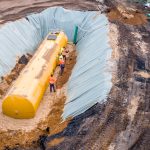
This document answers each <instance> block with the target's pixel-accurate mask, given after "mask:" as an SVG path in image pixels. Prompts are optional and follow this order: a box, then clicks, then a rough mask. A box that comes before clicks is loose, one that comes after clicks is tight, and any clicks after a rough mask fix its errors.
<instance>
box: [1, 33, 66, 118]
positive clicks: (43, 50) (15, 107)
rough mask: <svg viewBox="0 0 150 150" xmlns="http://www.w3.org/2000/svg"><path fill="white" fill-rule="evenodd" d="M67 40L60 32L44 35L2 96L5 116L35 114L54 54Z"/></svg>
mask: <svg viewBox="0 0 150 150" xmlns="http://www.w3.org/2000/svg"><path fill="white" fill-rule="evenodd" d="M67 41H68V39H67V36H66V35H65V34H64V32H57V33H50V34H49V35H48V36H47V37H46V39H45V40H44V41H43V42H42V44H41V45H40V47H39V48H38V50H37V51H36V53H35V54H34V56H33V58H32V59H31V60H30V62H29V63H28V64H27V66H26V67H25V68H24V69H23V71H22V72H21V74H20V75H19V77H18V79H17V80H16V81H15V83H14V84H13V86H12V87H11V88H10V90H9V91H8V93H7V94H6V96H5V98H4V99H3V103H2V111H3V113H4V114H5V115H7V116H10V117H13V118H17V119H27V118H33V117H34V116H35V113H36V111H37V109H38V106H39V104H40V101H41V99H42V97H43V94H44V92H45V90H46V88H47V86H48V84H49V77H50V75H51V74H52V73H53V72H54V70H55V68H56V65H57V58H58V57H57V56H58V54H59V53H60V51H61V48H62V47H65V46H66V45H67Z"/></svg>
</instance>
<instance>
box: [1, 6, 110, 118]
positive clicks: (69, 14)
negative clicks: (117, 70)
mask: <svg viewBox="0 0 150 150" xmlns="http://www.w3.org/2000/svg"><path fill="white" fill-rule="evenodd" d="M27 18H28V21H27V20H26V19H22V20H19V21H16V22H14V23H9V24H7V25H5V26H4V27H2V28H1V29H0V41H1V42H0V43H1V49H0V56H1V58H0V76H1V75H4V74H6V73H7V72H8V71H10V69H12V67H14V65H15V59H16V56H21V55H22V54H25V53H33V52H34V50H35V49H36V48H37V47H38V45H39V44H40V42H41V41H42V40H43V39H44V38H45V36H46V35H47V34H48V33H49V31H52V30H60V29H61V30H64V32H65V33H66V34H67V36H68V38H69V40H70V41H73V37H74V30H75V26H78V27H79V31H78V37H77V54H78V56H77V63H76V65H75V67H74V69H73V72H72V75H71V77H70V79H69V81H68V93H67V94H68V97H67V102H66V104H65V107H64V113H63V118H66V117H68V116H75V115H78V114H80V113H82V112H84V111H85V110H87V109H88V108H89V107H91V106H92V105H94V104H95V103H97V102H102V101H105V100H106V98H107V95H108V93H109V91H110V89H111V73H109V71H108V70H109V62H108V61H109V59H110V57H111V48H110V45H109V43H108V42H109V39H108V20H107V18H106V16H105V15H102V14H100V12H88V11H87V12H80V11H71V10H66V9H63V8H61V7H53V8H49V9H46V10H45V11H43V12H41V13H39V14H33V15H30V16H28V17H27Z"/></svg>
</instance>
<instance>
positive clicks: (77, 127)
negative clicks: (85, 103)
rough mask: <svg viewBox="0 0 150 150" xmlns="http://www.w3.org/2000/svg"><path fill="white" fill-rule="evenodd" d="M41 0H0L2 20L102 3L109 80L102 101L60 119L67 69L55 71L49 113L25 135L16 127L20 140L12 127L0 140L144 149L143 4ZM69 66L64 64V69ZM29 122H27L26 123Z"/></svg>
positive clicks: (57, 149)
mask: <svg viewBox="0 0 150 150" xmlns="http://www.w3.org/2000/svg"><path fill="white" fill-rule="evenodd" d="M42 2H43V1H40V0H36V1H35V0H30V1H28V0H27V1H26V2H20V3H18V2H17V0H14V1H13V4H12V1H11V0H5V1H0V10H1V11H2V12H1V20H2V23H3V22H7V21H8V20H15V19H17V18H20V17H22V16H25V15H26V14H27V13H32V12H39V11H41V10H43V9H44V8H47V7H49V6H63V7H65V8H69V9H78V10H99V9H100V8H101V9H102V8H103V7H105V8H106V6H107V10H105V12H107V16H108V18H109V22H110V23H109V28H110V31H109V37H110V44H111V47H112V50H113V52H112V59H111V62H112V70H111V72H112V75H113V78H112V82H113V86H112V89H111V91H110V93H109V95H108V99H107V102H105V103H103V104H99V103H97V104H95V105H94V106H93V107H91V108H90V109H89V110H87V111H86V112H84V113H83V114H81V115H79V116H76V117H74V118H69V119H68V120H66V121H65V122H62V123H61V121H62V120H61V117H60V116H61V114H62V110H63V107H64V103H65V92H64V91H65V83H66V81H67V79H68V77H69V75H70V74H68V75H67V78H66V80H65V76H63V77H58V80H59V82H58V85H57V86H58V87H59V89H58V92H57V94H56V95H55V94H54V95H53V100H55V101H56V102H55V104H54V107H53V109H52V111H51V112H50V114H49V118H47V120H45V121H46V124H45V123H42V124H40V125H39V126H38V129H37V130H36V131H34V132H31V133H30V134H26V136H25V137H24V139H21V138H22V136H21V130H20V139H21V140H20V139H17V138H16V137H17V134H16V136H15V130H13V129H11V130H9V132H10V133H11V134H8V132H7V133H6V136H3V137H2V136H1V139H0V145H3V146H5V149H15V150H38V149H39V150H40V149H43V150H44V149H49V150H89V149H90V150H149V149H150V142H149V141H150V92H149V91H150V51H149V47H150V23H149V22H148V21H147V19H146V17H145V16H144V14H143V12H142V10H138V11H137V10H136V7H135V5H134V4H132V3H130V5H128V3H127V2H126V1H125V0H123V1H122V2H120V1H119V0H112V1H109V0H105V2H104V3H99V2H98V1H97V2H96V1H92V0H81V1H78V0H76V1H74V0H70V1H69V2H68V1H65V0H64V1H59V0H57V1H54V2H53V1H45V2H43V3H42ZM31 3H32V4H31ZM2 4H5V5H3V6H2ZM10 4H12V5H10ZM13 5H14V6H13ZM14 12H15V13H14ZM12 14H14V15H13V17H12ZM9 16H10V17H9ZM72 55H73V56H72ZM70 57H72V58H73V60H74V58H75V54H73V52H72V53H71V55H70ZM71 60H72V59H71ZM72 63H73V64H74V63H75V62H72ZM68 67H70V65H68ZM72 67H73V65H72ZM71 69H72V68H68V71H69V70H71ZM68 71H67V72H68ZM67 72H66V73H67ZM70 73H71V72H70ZM57 74H58V71H57V70H56V76H57ZM61 81H62V84H60V82H61ZM59 84H60V85H59ZM47 92H48V91H47ZM46 96H48V95H47V94H46ZM45 103H46V102H45ZM39 109H40V108H39ZM40 110H42V109H40ZM14 124H15V123H14ZM25 125H26V124H25ZM28 128H32V126H31V127H30V126H28V125H27V130H28ZM22 134H24V133H22ZM0 135H2V133H1V134H0ZM10 141H12V143H11V142H10ZM24 141H26V142H27V143H26V142H24Z"/></svg>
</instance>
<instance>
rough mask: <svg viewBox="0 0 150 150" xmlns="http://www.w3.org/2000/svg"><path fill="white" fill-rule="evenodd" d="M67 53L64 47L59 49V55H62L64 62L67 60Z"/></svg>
mask: <svg viewBox="0 0 150 150" xmlns="http://www.w3.org/2000/svg"><path fill="white" fill-rule="evenodd" d="M68 52H69V51H67V50H66V49H65V48H64V47H63V48H61V53H62V56H63V59H64V60H65V61H66V59H67V53H68Z"/></svg>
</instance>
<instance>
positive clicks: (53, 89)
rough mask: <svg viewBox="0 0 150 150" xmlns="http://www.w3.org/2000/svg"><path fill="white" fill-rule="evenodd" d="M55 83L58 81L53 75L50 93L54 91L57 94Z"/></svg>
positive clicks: (50, 81) (50, 82)
mask: <svg viewBox="0 0 150 150" xmlns="http://www.w3.org/2000/svg"><path fill="white" fill-rule="evenodd" d="M55 82H56V79H55V77H54V76H53V74H51V76H50V79H49V85H50V92H52V91H53V92H56V90H55Z"/></svg>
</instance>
